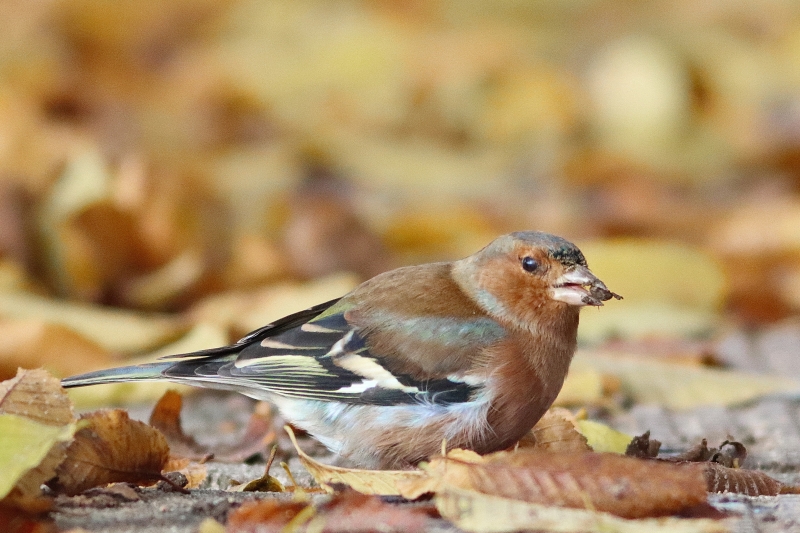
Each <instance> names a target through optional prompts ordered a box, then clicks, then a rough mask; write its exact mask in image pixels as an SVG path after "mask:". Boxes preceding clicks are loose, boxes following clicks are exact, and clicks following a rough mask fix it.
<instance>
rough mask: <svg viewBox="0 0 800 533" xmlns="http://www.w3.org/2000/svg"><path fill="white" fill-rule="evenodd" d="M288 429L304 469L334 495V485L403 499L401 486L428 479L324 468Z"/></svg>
mask: <svg viewBox="0 0 800 533" xmlns="http://www.w3.org/2000/svg"><path fill="white" fill-rule="evenodd" d="M284 429H285V430H286V432H287V433H288V434H289V438H290V439H291V440H292V444H294V447H295V449H296V450H297V454H298V455H299V456H300V462H301V463H303V466H304V467H305V468H306V470H308V472H309V473H310V474H311V476H312V477H313V478H314V480H315V481H316V482H317V483H319V485H320V486H321V487H323V488H325V489H326V490H329V491H330V492H333V489H331V485H335V484H342V485H347V486H348V487H350V488H352V489H353V490H356V491H358V492H360V493H362V494H375V495H379V496H399V495H400V494H401V492H400V488H399V487H398V483H402V482H408V481H411V480H415V479H421V478H424V477H427V474H425V473H424V472H422V471H421V470H361V469H357V468H342V467H339V466H330V465H324V464H322V463H320V462H317V461H315V460H314V459H312V458H311V457H309V456H308V455H307V454H306V453H305V452H304V451H303V450H301V449H300V446H298V444H297V440H296V439H295V437H294V432H293V431H292V429H291V428H290V427H289V426H284Z"/></svg>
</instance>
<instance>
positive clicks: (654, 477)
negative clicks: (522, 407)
mask: <svg viewBox="0 0 800 533" xmlns="http://www.w3.org/2000/svg"><path fill="white" fill-rule="evenodd" d="M699 466H700V465H695V464H681V465H678V464H668V463H663V462H660V461H650V460H643V459H635V458H631V457H625V456H623V455H617V454H610V453H594V452H584V453H574V452H553V453H537V452H535V451H527V450H520V451H519V452H516V453H510V452H499V453H495V454H490V455H487V456H483V457H482V458H481V460H480V461H478V462H475V461H464V460H463V459H454V458H453V456H452V455H450V454H448V456H447V457H437V458H434V459H432V460H431V462H430V463H429V465H428V466H427V467H426V468H425V471H426V472H427V473H428V475H429V476H430V477H432V478H434V479H437V480H438V483H439V485H438V487H437V488H436V492H437V493H439V492H440V491H441V490H443V489H442V488H443V487H448V486H454V487H458V488H461V489H467V490H473V491H477V492H480V493H483V494H489V495H493V496H500V497H503V498H509V499H514V500H521V501H526V502H529V503H538V504H542V505H555V506H559V507H572V508H576V509H583V508H587V507H589V508H591V509H593V510H596V511H601V512H609V513H612V514H615V515H617V516H621V517H624V518H644V517H652V516H664V515H668V514H672V513H675V512H678V511H681V510H684V509H688V508H691V507H694V506H697V505H700V504H702V503H705V501H706V482H705V479H704V477H703V472H702V469H701V468H699Z"/></svg>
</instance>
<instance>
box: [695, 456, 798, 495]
mask: <svg viewBox="0 0 800 533" xmlns="http://www.w3.org/2000/svg"><path fill="white" fill-rule="evenodd" d="M703 467H704V474H705V476H706V482H707V483H708V492H735V493H737V494H744V495H746V496H777V495H778V494H798V493H800V487H796V486H791V485H785V484H783V483H781V482H780V481H778V480H777V479H775V478H773V477H770V476H768V475H767V474H765V473H764V472H759V471H757V470H746V469H744V468H729V467H727V466H723V465H721V464H719V463H711V462H709V463H705V464H704V465H703Z"/></svg>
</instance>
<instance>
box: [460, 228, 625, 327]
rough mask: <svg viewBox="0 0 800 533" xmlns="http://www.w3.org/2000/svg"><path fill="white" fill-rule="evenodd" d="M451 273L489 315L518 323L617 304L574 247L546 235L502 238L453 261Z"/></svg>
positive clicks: (519, 233) (562, 240) (513, 235)
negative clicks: (607, 303)
mask: <svg viewBox="0 0 800 533" xmlns="http://www.w3.org/2000/svg"><path fill="white" fill-rule="evenodd" d="M453 272H454V275H455V277H456V279H458V280H459V283H460V284H461V286H462V288H465V290H467V291H468V292H469V293H470V294H471V295H472V296H473V298H475V300H476V301H477V302H478V304H479V305H481V306H482V307H483V308H484V309H486V310H487V311H488V312H489V313H491V314H494V315H496V316H506V317H508V318H510V319H512V320H514V321H516V322H522V323H526V322H529V321H530V320H533V319H536V318H538V317H540V316H541V313H542V312H547V311H551V312H554V313H559V312H563V311H567V312H568V311H569V310H570V309H572V310H575V311H577V310H578V309H580V308H581V307H583V306H587V305H594V306H601V305H603V302H604V301H607V300H610V299H611V298H617V299H620V298H621V296H619V295H618V294H615V293H613V292H611V291H610V290H608V288H607V287H606V286H605V284H604V283H603V282H602V281H600V280H599V279H598V278H597V277H596V276H595V275H594V274H592V272H591V271H590V270H589V267H588V266H587V264H586V259H585V258H584V257H583V254H582V253H581V251H580V250H579V249H578V247H577V246H575V245H574V244H572V243H571V242H569V241H567V240H565V239H562V238H561V237H557V236H555V235H550V234H548V233H541V232H535V231H523V232H517V233H511V234H508V235H503V236H502V237H499V238H497V239H495V240H494V241H492V242H491V243H490V244H489V245H488V246H486V247H485V248H484V249H482V250H481V251H479V252H477V253H476V254H473V255H471V256H469V257H467V258H465V259H462V260H460V261H457V262H456V263H455V266H454V270H453Z"/></svg>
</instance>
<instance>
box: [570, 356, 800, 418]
mask: <svg viewBox="0 0 800 533" xmlns="http://www.w3.org/2000/svg"><path fill="white" fill-rule="evenodd" d="M572 365H573V367H578V368H585V367H590V368H594V369H596V370H597V371H599V372H601V373H604V374H610V375H613V376H615V377H616V378H618V379H619V381H620V387H621V391H622V392H623V393H624V394H626V395H628V396H629V397H630V398H631V399H632V400H634V401H635V402H636V403H643V404H659V405H663V406H664V407H667V408H672V409H690V408H692V407H696V406H698V405H733V404H737V403H742V402H746V401H749V400H752V399H755V398H758V397H759V396H763V395H765V394H774V393H779V392H797V391H798V390H800V382H798V381H796V380H793V379H789V378H785V377H781V376H768V375H761V374H749V373H746V372H739V371H735V370H724V369H718V368H706V367H691V366H686V365H679V364H669V363H664V362H661V361H651V360H647V359H643V358H641V357H635V356H627V355H624V354H611V353H607V352H603V351H597V350H578V353H577V354H576V355H575V359H574V360H573V363H572Z"/></svg>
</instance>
